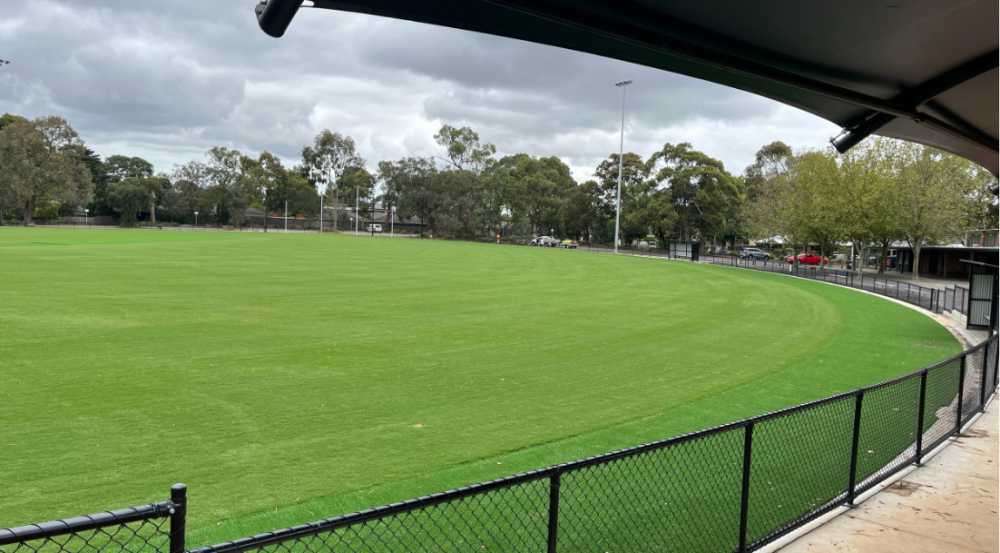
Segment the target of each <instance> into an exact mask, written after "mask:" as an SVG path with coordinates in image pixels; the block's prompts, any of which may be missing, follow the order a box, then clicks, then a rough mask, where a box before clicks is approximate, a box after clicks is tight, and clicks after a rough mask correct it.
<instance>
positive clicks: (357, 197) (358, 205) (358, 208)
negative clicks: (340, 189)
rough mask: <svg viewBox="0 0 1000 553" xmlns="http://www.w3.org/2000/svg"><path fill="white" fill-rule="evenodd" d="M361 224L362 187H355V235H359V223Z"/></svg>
mask: <svg viewBox="0 0 1000 553" xmlns="http://www.w3.org/2000/svg"><path fill="white" fill-rule="evenodd" d="M360 224H361V188H360V187H358V186H355V187H354V236H357V235H358V225H360Z"/></svg>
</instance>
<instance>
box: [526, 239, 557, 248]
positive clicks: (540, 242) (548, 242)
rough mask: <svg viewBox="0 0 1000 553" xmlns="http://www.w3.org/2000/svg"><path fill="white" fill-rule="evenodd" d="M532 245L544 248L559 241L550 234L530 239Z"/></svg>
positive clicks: (551, 246)
mask: <svg viewBox="0 0 1000 553" xmlns="http://www.w3.org/2000/svg"><path fill="white" fill-rule="evenodd" d="M531 245H532V246H544V247H546V248H554V247H556V246H558V245H559V241H558V240H556V239H555V238H552V237H551V236H539V237H538V238H535V239H534V240H532V241H531Z"/></svg>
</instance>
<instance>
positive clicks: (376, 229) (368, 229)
mask: <svg viewBox="0 0 1000 553" xmlns="http://www.w3.org/2000/svg"><path fill="white" fill-rule="evenodd" d="M373 229H374V230H373ZM365 232H382V225H378V224H375V225H368V226H367V227H365Z"/></svg>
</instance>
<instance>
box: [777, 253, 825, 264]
mask: <svg viewBox="0 0 1000 553" xmlns="http://www.w3.org/2000/svg"><path fill="white" fill-rule="evenodd" d="M798 257H799V263H801V264H802V265H819V261H820V257H819V256H818V255H816V254H814V253H800V254H799V256H798ZM822 259H823V265H829V263H830V260H829V259H827V258H825V257H824V258H822ZM785 261H787V262H789V263H791V262H792V258H791V256H789V257H786V258H785Z"/></svg>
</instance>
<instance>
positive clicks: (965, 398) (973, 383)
mask: <svg viewBox="0 0 1000 553" xmlns="http://www.w3.org/2000/svg"><path fill="white" fill-rule="evenodd" d="M985 356H986V348H980V349H979V351H974V352H972V353H969V354H966V356H965V380H964V382H963V386H962V387H963V390H962V424H963V425H964V424H965V423H966V422H968V421H969V419H971V418H972V417H974V416H975V415H976V413H978V412H979V406H980V401H982V395H983V394H982V385H983V369H984V368H985Z"/></svg>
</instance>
